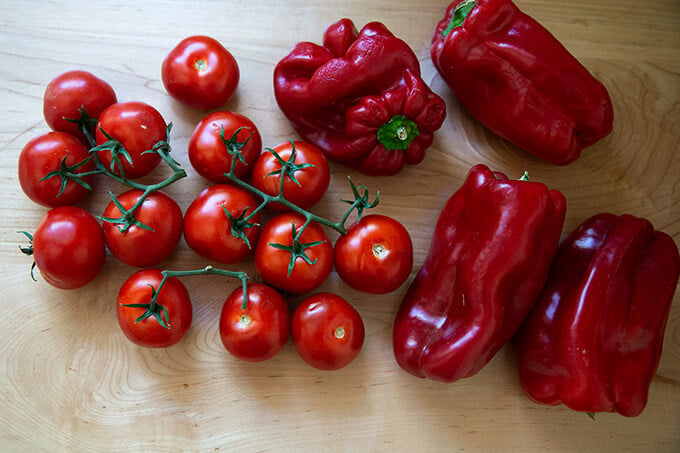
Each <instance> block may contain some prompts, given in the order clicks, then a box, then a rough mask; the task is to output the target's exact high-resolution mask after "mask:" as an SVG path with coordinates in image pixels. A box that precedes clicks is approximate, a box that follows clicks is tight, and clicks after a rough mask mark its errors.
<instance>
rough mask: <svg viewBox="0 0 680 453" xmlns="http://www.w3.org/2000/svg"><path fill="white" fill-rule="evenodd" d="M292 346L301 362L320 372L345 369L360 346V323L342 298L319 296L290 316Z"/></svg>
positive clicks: (351, 308)
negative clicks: (293, 345)
mask: <svg viewBox="0 0 680 453" xmlns="http://www.w3.org/2000/svg"><path fill="white" fill-rule="evenodd" d="M291 324H292V325H291V332H292V334H293V343H295V348H296V349H297V351H298V353H299V354H300V356H301V357H302V359H303V360H304V361H305V362H307V363H308V364H310V365H311V366H313V367H315V368H318V369H320V370H338V369H340V368H343V367H345V366H347V365H349V364H350V363H351V362H352V361H353V360H354V359H355V358H356V357H357V355H359V352H360V351H361V347H362V346H363V344H364V335H365V332H364V322H363V321H362V319H361V316H360V315H359V312H357V311H356V310H355V309H354V307H352V306H351V305H350V304H349V302H347V301H346V300H345V299H343V298H342V297H340V296H338V295H336V294H331V293H319V294H315V295H313V296H310V297H308V298H307V299H305V300H304V301H302V303H301V304H300V305H299V306H298V307H297V309H295V312H293V317H292V323H291Z"/></svg>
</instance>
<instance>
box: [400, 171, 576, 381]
mask: <svg viewBox="0 0 680 453" xmlns="http://www.w3.org/2000/svg"><path fill="white" fill-rule="evenodd" d="M565 209H566V200H565V198H564V196H563V195H562V194H561V193H560V192H558V191H556V190H549V189H548V188H547V187H546V186H545V185H544V184H541V183H539V182H530V181H524V180H509V179H507V177H506V176H505V175H503V174H502V173H494V172H492V171H491V170H489V168H488V167H486V166H484V165H477V166H475V167H472V169H471V170H470V172H469V173H468V176H467V178H466V180H465V182H464V184H463V186H462V187H461V188H460V189H459V190H458V191H456V192H455V193H454V194H453V196H451V198H450V199H449V200H448V202H447V203H446V206H445V207H444V209H443V211H442V213H441V214H440V216H439V219H438V220H437V225H436V227H435V230H434V234H433V237H432V243H431V245H430V251H429V254H428V256H427V258H426V259H425V262H424V264H423V267H422V268H421V269H420V271H419V272H418V275H417V276H416V278H415V279H414V281H413V283H412V284H411V287H410V288H409V290H408V292H407V293H406V296H405V298H404V300H403V302H402V304H401V307H400V309H399V312H398V313H397V317H396V319H395V322H394V330H393V346H394V355H395V357H396V359H397V363H398V364H399V365H400V366H401V367H402V368H403V369H404V370H406V371H408V372H409V373H411V374H414V375H416V376H419V377H423V378H424V377H427V378H430V379H434V380H438V381H444V382H453V381H456V380H458V379H461V378H464V377H469V376H472V375H473V374H475V373H477V372H478V371H479V370H481V369H482V367H484V365H486V364H487V363H488V362H489V361H490V360H491V359H492V358H493V356H494V355H495V354H496V353H497V352H498V351H499V350H500V349H501V348H502V347H503V345H505V344H506V343H507V342H508V340H510V338H511V337H512V335H513V334H514V333H515V331H516V330H517V328H518V327H519V326H520V324H521V322H522V320H523V319H524V317H525V316H526V315H527V313H528V312H529V310H530V309H531V306H532V305H533V304H534V302H535V301H536V298H537V297H538V295H539V293H540V292H541V289H542V288H543V284H544V283H545V279H546V277H547V275H548V268H549V265H550V261H551V260H552V258H553V255H554V253H555V250H556V249H557V245H558V243H559V239H560V234H561V232H562V227H563V225H564V217H565Z"/></svg>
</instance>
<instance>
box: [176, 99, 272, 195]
mask: <svg viewBox="0 0 680 453" xmlns="http://www.w3.org/2000/svg"><path fill="white" fill-rule="evenodd" d="M222 128H224V138H225V139H226V140H230V139H231V137H232V136H233V135H234V133H236V131H237V130H238V129H239V128H243V129H241V130H240V131H239V132H238V134H237V136H236V141H238V142H241V143H243V142H246V140H247V143H245V144H244V145H243V146H242V147H241V148H240V151H241V156H242V157H243V160H245V164H244V163H243V162H240V161H237V162H236V166H235V167H234V173H235V174H236V176H238V177H239V178H241V179H243V178H244V177H246V176H248V175H249V174H250V172H251V171H253V166H254V165H255V161H256V160H257V158H258V156H259V155H260V152H261V151H262V138H261V137H260V132H259V131H258V130H257V127H255V124H254V123H253V122H252V121H250V120H249V119H248V118H246V117H245V116H243V115H239V114H238V113H233V112H226V111H225V112H215V113H211V114H210V115H208V116H206V117H205V118H203V119H202V120H201V122H200V123H198V125H196V128H195V129H194V132H193V133H192V134H191V138H189V161H190V162H191V166H192V167H194V169H195V170H196V171H197V172H198V174H199V175H201V176H203V177H204V178H205V179H207V180H208V181H211V182H214V183H215V184H220V183H225V182H229V178H227V177H226V176H224V174H225V173H227V172H228V171H229V170H230V169H231V162H232V155H231V154H229V150H228V149H227V146H225V144H224V142H222V139H221V138H220V131H221V130H222ZM235 145H236V146H238V144H236V143H235Z"/></svg>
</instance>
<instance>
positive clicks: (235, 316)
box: [220, 283, 290, 362]
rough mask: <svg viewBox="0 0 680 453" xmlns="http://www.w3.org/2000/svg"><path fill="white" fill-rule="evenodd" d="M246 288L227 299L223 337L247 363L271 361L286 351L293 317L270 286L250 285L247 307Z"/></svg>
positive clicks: (233, 353)
mask: <svg viewBox="0 0 680 453" xmlns="http://www.w3.org/2000/svg"><path fill="white" fill-rule="evenodd" d="M242 307H243V288H240V287H239V288H236V289H235V290H234V291H233V292H232V293H231V294H230V295H229V297H227V300H226V301H225V302H224V306H223V307H222V315H221V316H220V337H221V338H222V343H224V347H225V348H226V349H227V351H229V353H230V354H231V355H233V356H234V357H236V358H238V359H241V360H245V361H246V362H262V361H264V360H267V359H271V358H272V357H274V356H275V355H276V354H278V353H279V351H281V349H283V346H284V345H285V344H286V341H288V335H289V333H290V315H289V313H288V305H286V301H285V300H283V297H281V295H280V294H279V293H278V292H276V290H274V289H272V288H270V287H269V286H267V285H263V284H261V283H254V284H250V285H248V298H247V301H246V308H242Z"/></svg>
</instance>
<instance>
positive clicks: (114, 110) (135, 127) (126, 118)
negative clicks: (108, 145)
mask: <svg viewBox="0 0 680 453" xmlns="http://www.w3.org/2000/svg"><path fill="white" fill-rule="evenodd" d="M102 129H103V130H104V131H106V133H107V134H109V135H110V136H111V137H113V138H114V139H116V140H118V141H119V142H120V143H121V144H122V145H123V147H125V149H126V150H127V152H128V153H129V154H130V158H131V159H132V165H130V163H129V162H128V161H127V159H126V158H125V156H123V155H122V154H121V155H119V156H118V159H119V160H120V162H121V163H122V166H123V172H124V173H125V176H126V177H127V178H130V179H137V178H141V177H143V176H146V175H148V174H149V173H151V172H152V171H153V170H154V169H155V168H156V167H157V166H158V164H159V163H160V161H161V156H159V155H158V154H157V153H146V154H142V153H144V151H148V150H150V149H152V148H153V147H154V145H155V144H156V143H158V142H160V141H167V139H168V134H167V130H166V129H167V125H166V124H165V120H164V119H163V117H162V116H161V114H160V113H159V112H158V110H156V109H155V108H153V107H151V106H150V105H148V104H145V103H143V102H119V103H117V104H113V105H111V106H109V107H108V108H107V109H106V110H104V111H103V112H102V114H101V115H100V116H99V122H98V123H97V145H101V144H102V143H105V142H106V141H108V138H107V137H106V136H105V135H104V133H103V132H102ZM98 155H99V159H100V160H101V161H102V163H103V164H104V165H105V166H106V167H107V168H111V160H112V155H111V151H104V150H103V151H99V152H98ZM114 173H116V174H118V175H120V169H119V168H118V165H117V164H116V165H114Z"/></svg>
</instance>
